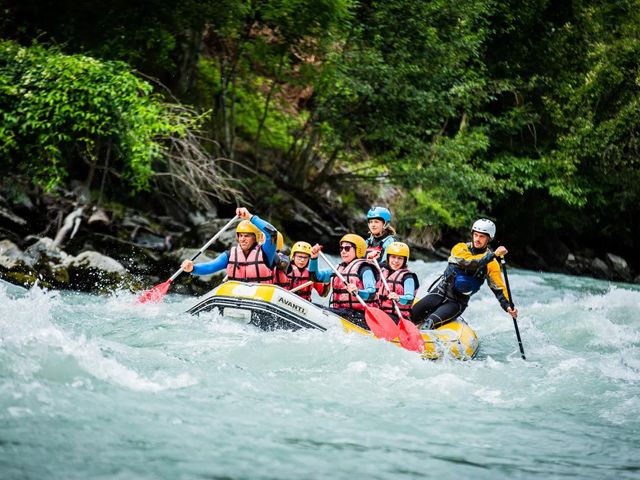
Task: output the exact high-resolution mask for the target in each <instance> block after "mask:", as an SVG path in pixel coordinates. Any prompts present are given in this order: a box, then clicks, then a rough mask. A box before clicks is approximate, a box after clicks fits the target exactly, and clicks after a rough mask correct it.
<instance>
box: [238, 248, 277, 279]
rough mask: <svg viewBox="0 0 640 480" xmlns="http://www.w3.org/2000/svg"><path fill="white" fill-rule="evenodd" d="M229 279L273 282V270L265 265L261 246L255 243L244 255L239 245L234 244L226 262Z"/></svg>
mask: <svg viewBox="0 0 640 480" xmlns="http://www.w3.org/2000/svg"><path fill="white" fill-rule="evenodd" d="M227 276H228V277H229V280H237V281H240V282H257V283H269V284H271V283H273V270H272V269H271V268H269V265H267V262H266V259H265V258H264V252H263V251H262V246H261V245H260V244H259V243H257V244H256V245H254V246H253V248H252V249H251V250H249V255H247V256H245V254H244V252H243V251H242V248H240V245H236V246H235V247H233V248H232V249H231V250H230V252H229V263H228V264H227Z"/></svg>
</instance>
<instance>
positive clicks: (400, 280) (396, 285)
mask: <svg viewBox="0 0 640 480" xmlns="http://www.w3.org/2000/svg"><path fill="white" fill-rule="evenodd" d="M382 275H384V278H386V279H387V285H389V290H390V291H391V292H395V293H397V294H398V296H402V295H404V281H405V280H406V279H407V277H409V278H413V282H414V284H415V292H414V296H415V295H416V294H417V292H418V286H419V285H418V277H417V275H416V274H415V273H413V272H411V271H409V270H408V269H406V268H400V269H398V270H396V271H395V272H391V270H390V269H389V267H387V266H384V267H382ZM376 286H377V287H378V299H379V303H380V310H382V311H384V312H387V313H392V314H393V315H396V309H395V307H394V306H393V301H392V300H390V299H389V293H388V292H387V289H386V288H384V284H383V283H382V279H380V280H378V283H377V284H376ZM396 303H397V304H398V308H399V309H400V313H402V317H403V318H406V319H409V318H410V317H411V304H407V305H402V304H401V303H400V302H396Z"/></svg>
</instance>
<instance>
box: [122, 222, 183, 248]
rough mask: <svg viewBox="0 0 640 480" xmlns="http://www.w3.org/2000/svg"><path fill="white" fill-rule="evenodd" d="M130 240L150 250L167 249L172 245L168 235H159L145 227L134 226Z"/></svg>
mask: <svg viewBox="0 0 640 480" xmlns="http://www.w3.org/2000/svg"><path fill="white" fill-rule="evenodd" d="M131 241H132V242H133V243H134V244H135V245H138V246H139V247H143V248H150V249H151V250H158V251H161V252H163V251H167V250H171V248H172V247H173V242H172V240H171V236H170V235H160V234H158V233H156V232H154V231H153V230H151V229H148V228H146V227H140V226H138V227H135V228H134V229H133V232H132V233H131Z"/></svg>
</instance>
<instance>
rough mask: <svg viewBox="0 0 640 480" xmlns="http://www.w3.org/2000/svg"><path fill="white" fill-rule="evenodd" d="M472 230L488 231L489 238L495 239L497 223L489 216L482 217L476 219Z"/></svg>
mask: <svg viewBox="0 0 640 480" xmlns="http://www.w3.org/2000/svg"><path fill="white" fill-rule="evenodd" d="M471 232H472V233H473V232H480V233H486V234H487V235H489V239H490V240H493V237H495V236H496V224H495V223H493V222H492V221H491V220H489V219H487V218H481V219H479V220H476V221H475V223H474V224H473V227H471Z"/></svg>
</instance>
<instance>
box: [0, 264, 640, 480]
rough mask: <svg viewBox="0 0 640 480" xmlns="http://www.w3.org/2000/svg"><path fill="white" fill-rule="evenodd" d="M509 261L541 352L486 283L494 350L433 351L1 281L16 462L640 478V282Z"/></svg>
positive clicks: (38, 474) (5, 391) (44, 468)
mask: <svg viewBox="0 0 640 480" xmlns="http://www.w3.org/2000/svg"><path fill="white" fill-rule="evenodd" d="M444 265H445V264H444V263H440V262H435V263H423V262H419V261H418V262H412V268H413V269H414V270H415V271H416V272H417V273H418V274H419V275H418V276H419V278H420V279H421V282H422V284H423V286H428V284H430V283H431V281H432V280H433V279H434V278H436V277H437V275H438V274H439V273H440V272H441V271H442V270H443V268H444ZM509 279H510V283H511V288H512V291H513V296H514V300H515V302H516V304H517V306H518V307H519V309H520V313H521V315H520V318H519V320H518V324H519V327H520V331H521V334H522V339H523V342H524V348H525V353H526V355H527V361H523V360H522V359H521V358H520V354H519V351H518V346H517V342H516V337H515V332H514V327H513V322H512V320H511V317H509V316H508V315H507V314H506V313H505V312H503V311H502V310H501V309H500V307H499V305H498V302H497V301H496V299H495V297H494V296H493V294H492V293H491V291H490V290H489V289H488V288H487V287H486V286H484V287H483V288H482V290H481V291H480V293H478V294H477V295H476V296H475V297H474V298H473V300H472V302H471V304H470V307H469V309H468V310H467V312H465V315H464V316H465V318H466V320H467V321H468V323H469V324H470V325H471V326H472V327H473V328H474V329H475V330H476V332H477V334H478V337H479V339H480V352H479V355H478V356H477V357H476V358H475V359H474V360H472V361H468V362H458V361H453V360H440V361H436V362H433V361H424V360H421V359H420V357H419V356H418V355H416V354H414V353H412V352H409V351H406V350H402V349H400V348H397V347H395V346H393V345H391V344H390V343H388V342H384V341H380V340H374V339H371V338H366V337H363V336H360V335H356V334H346V333H344V332H343V331H342V330H341V329H339V328H337V327H336V328H335V329H330V330H329V331H327V332H320V331H310V330H305V331H298V332H287V331H276V332H262V331H258V330H256V329H255V328H254V327H251V326H248V325H239V324H237V323H234V321H233V320H232V319H228V318H223V317H220V316H219V315H217V314H216V313H214V312H211V313H208V314H205V315H202V316H200V317H191V316H189V315H187V314H185V313H183V312H184V311H185V310H187V309H188V308H189V307H191V306H192V305H194V304H195V303H196V301H197V299H196V298H193V297H184V296H177V295H168V296H167V297H165V299H164V301H163V302H162V303H161V304H156V305H138V304H136V303H135V296H134V295H132V294H130V293H125V292H122V293H120V294H118V295H114V296H111V297H97V296H90V295H86V294H79V293H73V292H47V291H43V290H41V289H39V288H37V287H36V288H33V289H31V290H24V289H21V288H18V287H15V286H12V285H9V284H7V283H4V282H1V281H0V478H2V479H3V480H4V479H87V478H98V479H129V478H132V479H310V478H313V479H316V478H318V479H352V478H363V479H391V478H393V479H413V478H416V479H417V478H474V479H479V478H480V479H484V478H486V479H495V478H545V479H546V478H565V477H575V478H581V479H585V478H592V479H602V478H615V479H625V478H629V479H630V478H634V479H638V478H640V314H639V313H638V311H639V307H640V288H638V286H633V285H629V284H614V283H609V282H604V281H598V280H593V279H588V278H579V277H571V276H565V275H557V274H545V273H538V272H530V271H519V270H512V271H511V272H510V276H509Z"/></svg>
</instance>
